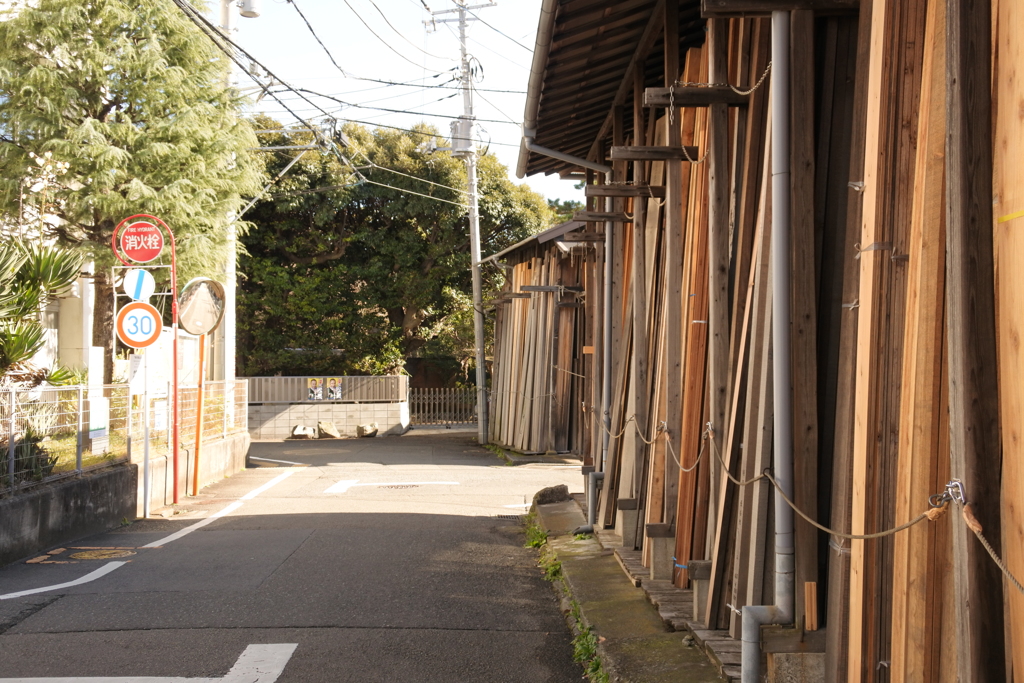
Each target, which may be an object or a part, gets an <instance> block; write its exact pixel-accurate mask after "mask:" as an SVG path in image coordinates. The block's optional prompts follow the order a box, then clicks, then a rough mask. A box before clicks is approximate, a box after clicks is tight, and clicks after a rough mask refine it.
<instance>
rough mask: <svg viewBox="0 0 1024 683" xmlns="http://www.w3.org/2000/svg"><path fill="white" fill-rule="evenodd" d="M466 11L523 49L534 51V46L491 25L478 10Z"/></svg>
mask: <svg viewBox="0 0 1024 683" xmlns="http://www.w3.org/2000/svg"><path fill="white" fill-rule="evenodd" d="M466 12H467V13H468V14H469V15H470V16H472V17H474V18H475V19H476V20H477V21H479V22H480V23H481V24H483V25H484V26H486V27H487V28H489V29H491V30H492V31H494V32H495V33H497V34H498V35H500V36H503V37H505V38H508V39H509V40H511V41H512V42H513V43H515V44H516V45H518V46H519V47H521V48H523V49H524V50H526V51H527V52H530V53H532V52H533V48H532V47H526V46H525V45H523V44H522V43H520V42H519V41H518V40H516V39H515V38H513V37H512V36H510V35H508V34H507V33H505V32H504V31H502V30H500V29H498V28H495V27H494V26H491V25H490V24H488V23H487V22H486V21H484V19H483V18H482V17H481V16H480V15H479V14H477V13H476V12H471V11H469V10H466Z"/></svg>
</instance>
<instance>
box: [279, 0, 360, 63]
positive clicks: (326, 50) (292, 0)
mask: <svg viewBox="0 0 1024 683" xmlns="http://www.w3.org/2000/svg"><path fill="white" fill-rule="evenodd" d="M288 4H289V5H291V6H292V7H294V8H295V11H296V12H298V13H299V16H300V17H302V21H303V22H305V24H306V28H308V29H309V32H310V33H311V34H312V35H313V38H315V39H316V42H318V43H320V47H322V48H323V49H324V52H325V53H327V56H328V57H329V58H330V60H331V64H333V65H334V66H335V68H337V69H338V71H340V72H341V75H342V76H348V74H347V73H345V70H344V69H342V68H341V65H340V64H338V62H337V60H335V59H334V55H332V54H331V51H330V50H328V49H327V46H326V45H324V41H322V40H320V36H318V35H317V34H316V31H314V30H313V25H312V24H310V23H309V19H307V18H306V15H305V14H303V13H302V10H301V9H299V6H298V5H296V4H295V0H288Z"/></svg>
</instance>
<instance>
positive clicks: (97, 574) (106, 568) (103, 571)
mask: <svg viewBox="0 0 1024 683" xmlns="http://www.w3.org/2000/svg"><path fill="white" fill-rule="evenodd" d="M125 564H128V563H127V562H107V563H106V564H105V565H103V566H102V567H100V568H99V569H97V570H96V571H93V572H90V573H88V574H86V575H85V576H83V577H81V578H78V579H75V580H74V581H68V582H67V583H59V584H57V585H56V586H45V587H43V588H30V589H29V590H26V591H18V592H17V593H8V594H6V595H0V600H10V599H11V598H21V597H24V596H26V595H33V594H35V593H45V592H46V591H54V590H59V589H61V588H71V587H72V586H80V585H82V584H83V583H89V582H91V581H95V580H96V579H99V578H102V577H104V576H106V575H107V574H109V573H110V572H112V571H114V570H115V569H117V568H118V567H120V566H122V565H125ZM3 680H4V679H2V678H0V681H3Z"/></svg>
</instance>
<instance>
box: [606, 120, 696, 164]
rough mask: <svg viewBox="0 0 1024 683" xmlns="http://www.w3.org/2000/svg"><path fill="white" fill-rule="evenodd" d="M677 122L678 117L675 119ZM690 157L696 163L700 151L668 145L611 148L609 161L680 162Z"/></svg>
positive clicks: (694, 148)
mask: <svg viewBox="0 0 1024 683" xmlns="http://www.w3.org/2000/svg"><path fill="white" fill-rule="evenodd" d="M676 121H677V122H678V121H679V117H678V116H677V117H676ZM687 154H688V155H690V159H693V160H694V161H698V160H699V159H700V150H699V149H697V148H696V147H686V149H685V151H683V146H682V145H669V146H667V147H612V148H611V154H610V155H609V157H608V158H609V159H611V160H612V161H681V160H683V159H685V158H686V155H687Z"/></svg>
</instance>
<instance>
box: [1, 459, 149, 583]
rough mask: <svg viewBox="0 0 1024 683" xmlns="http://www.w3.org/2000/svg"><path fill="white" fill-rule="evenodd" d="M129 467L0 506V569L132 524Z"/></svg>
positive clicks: (133, 482) (133, 473) (133, 475)
mask: <svg viewBox="0 0 1024 683" xmlns="http://www.w3.org/2000/svg"><path fill="white" fill-rule="evenodd" d="M138 484H139V479H138V474H137V468H136V466H135V465H132V464H124V465H115V466H113V467H108V468H106V469H102V470H98V471H96V472H89V473H86V474H84V475H82V476H80V477H72V478H68V479H62V480H58V481H55V482H53V483H52V484H44V485H42V486H39V487H37V488H35V489H32V490H30V491H25V492H23V493H19V494H18V495H16V496H13V497H11V498H4V499H2V500H0V566H2V565H4V564H7V563H9V562H14V561H15V560H20V559H21V558H23V557H28V556H29V555H33V554H35V553H38V552H39V551H41V550H44V549H46V548H49V547H50V546H54V545H63V544H65V543H68V542H71V541H74V540H76V539H79V538H82V537H83V536H88V535H90V534H96V533H100V532H102V531H106V530H108V529H112V528H114V527H116V526H117V525H118V524H120V523H121V520H123V519H134V518H135V495H136V490H137V487H138Z"/></svg>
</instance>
